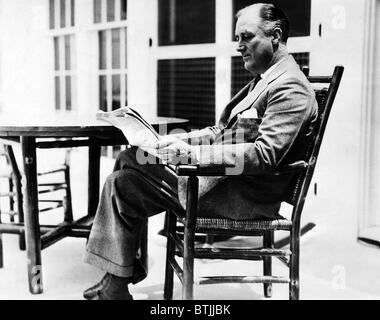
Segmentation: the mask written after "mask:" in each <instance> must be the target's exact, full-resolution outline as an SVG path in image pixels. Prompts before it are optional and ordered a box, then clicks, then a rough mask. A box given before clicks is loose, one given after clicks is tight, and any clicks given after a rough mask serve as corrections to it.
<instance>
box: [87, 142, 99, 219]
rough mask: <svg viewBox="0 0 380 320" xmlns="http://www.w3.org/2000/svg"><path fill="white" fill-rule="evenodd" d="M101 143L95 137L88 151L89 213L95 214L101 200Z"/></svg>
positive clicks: (90, 214)
mask: <svg viewBox="0 0 380 320" xmlns="http://www.w3.org/2000/svg"><path fill="white" fill-rule="evenodd" d="M100 148H101V147H100V145H98V144H97V143H96V140H95V139H91V140H90V146H89V152H88V206H87V214H88V215H89V216H95V213H96V209H97V207H98V202H99V190H100V189H99V180H100V151H101V150H100Z"/></svg>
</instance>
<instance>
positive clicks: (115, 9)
mask: <svg viewBox="0 0 380 320" xmlns="http://www.w3.org/2000/svg"><path fill="white" fill-rule="evenodd" d="M126 18H127V1H126V0H94V24H98V25H99V28H98V45H99V62H98V83H99V108H100V109H102V110H104V111H111V110H115V109H117V108H120V107H122V106H125V105H126V104H127V21H126Z"/></svg>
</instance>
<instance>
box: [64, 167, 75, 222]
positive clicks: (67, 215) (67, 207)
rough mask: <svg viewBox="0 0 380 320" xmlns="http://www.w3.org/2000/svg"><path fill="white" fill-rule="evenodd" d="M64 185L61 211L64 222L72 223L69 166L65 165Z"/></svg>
mask: <svg viewBox="0 0 380 320" xmlns="http://www.w3.org/2000/svg"><path fill="white" fill-rule="evenodd" d="M65 183H66V196H65V198H64V199H63V210H64V220H65V222H72V221H73V220H74V217H73V207H72V201H71V183H70V166H68V165H66V169H65Z"/></svg>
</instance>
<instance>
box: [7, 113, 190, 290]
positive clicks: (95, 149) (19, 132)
mask: <svg viewBox="0 0 380 320" xmlns="http://www.w3.org/2000/svg"><path fill="white" fill-rule="evenodd" d="M18 116H19V117H20V115H18ZM21 117H22V115H21ZM147 120H148V121H149V122H150V123H151V124H152V125H153V126H154V127H155V128H156V130H158V131H159V132H160V133H166V132H170V130H172V129H175V128H179V129H185V130H186V129H187V126H188V120H184V119H178V118H164V117H154V118H150V119H147ZM166 130H167V131H166ZM52 138H54V139H52ZM0 139H6V141H7V143H20V144H21V151H22V161H23V165H22V168H23V194H24V203H23V208H24V214H25V225H24V224H20V223H19V224H17V223H11V224H1V225H0V227H1V228H2V230H3V231H4V232H5V233H6V232H9V233H23V232H25V238H26V250H27V258H28V280H29V290H30V292H31V293H33V294H38V293H42V292H43V283H42V268H41V266H42V262H41V249H45V248H47V247H48V246H50V245H52V244H53V243H55V242H57V241H59V240H61V239H63V238H65V237H87V236H88V234H89V232H90V229H91V224H92V219H93V217H94V215H95V212H96V208H97V205H98V201H99V168H100V152H101V146H112V145H125V144H127V141H126V139H125V138H124V136H123V134H122V133H121V131H120V130H119V129H117V128H115V127H113V126H111V125H109V124H107V123H105V122H102V121H97V120H96V119H95V115H94V116H92V117H91V116H90V117H89V116H80V115H74V114H72V115H57V114H54V115H45V116H32V117H26V116H25V115H24V117H22V119H17V118H16V117H7V116H3V115H1V114H0ZM72 147H89V153H88V157H89V164H88V208H87V214H86V216H84V217H83V218H81V219H79V220H77V221H75V222H72V223H62V224H60V225H58V226H41V225H40V224H39V208H38V189H37V187H38V183H37V157H36V149H37V148H72ZM41 233H43V235H42V236H41Z"/></svg>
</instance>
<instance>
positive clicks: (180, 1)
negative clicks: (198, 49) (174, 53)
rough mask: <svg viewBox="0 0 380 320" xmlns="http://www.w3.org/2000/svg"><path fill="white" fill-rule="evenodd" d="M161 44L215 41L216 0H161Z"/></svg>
mask: <svg viewBox="0 0 380 320" xmlns="http://www.w3.org/2000/svg"><path fill="white" fill-rule="evenodd" d="M158 17H159V20H158V39H159V40H158V42H159V45H160V46H166V45H180V44H195V43H212V42H215V0H191V1H188V0H160V1H159V3H158Z"/></svg>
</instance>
